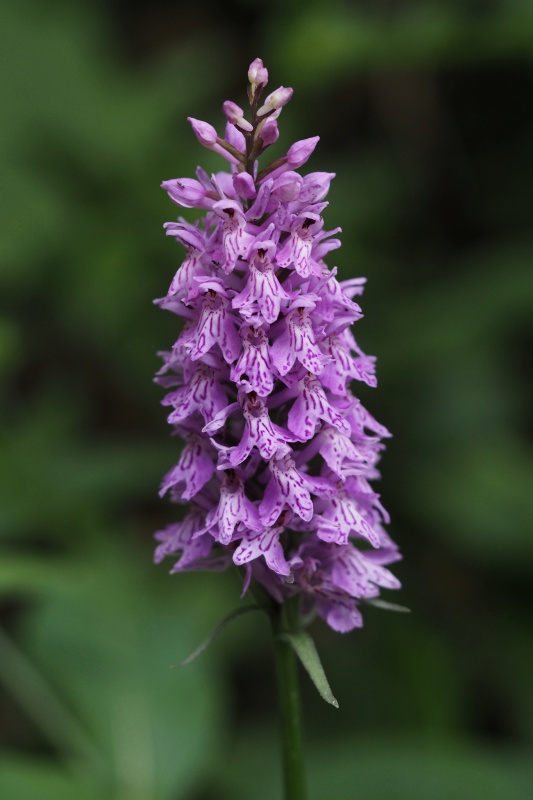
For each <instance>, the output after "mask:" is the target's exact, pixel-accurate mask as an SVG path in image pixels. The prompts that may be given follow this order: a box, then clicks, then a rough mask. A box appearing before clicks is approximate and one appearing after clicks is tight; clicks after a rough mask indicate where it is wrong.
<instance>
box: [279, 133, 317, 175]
mask: <svg viewBox="0 0 533 800" xmlns="http://www.w3.org/2000/svg"><path fill="white" fill-rule="evenodd" d="M319 140H320V136H311V138H310V139H300V141H299V142H295V143H294V144H293V145H292V147H289V150H288V152H287V164H288V165H289V167H291V168H292V169H297V168H298V167H301V166H302V164H305V162H306V161H307V160H308V159H309V158H310V157H311V154H312V153H313V150H314V149H315V147H316V146H317V144H318V142H319Z"/></svg>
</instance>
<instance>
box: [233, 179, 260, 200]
mask: <svg viewBox="0 0 533 800" xmlns="http://www.w3.org/2000/svg"><path fill="white" fill-rule="evenodd" d="M233 186H234V187H235V191H236V192H237V194H239V195H240V196H241V197H246V199H247V200H253V198H254V197H255V196H256V195H257V190H256V188H255V183H254V179H253V178H252V176H251V175H250V173H249V172H238V173H237V174H236V175H234V176H233Z"/></svg>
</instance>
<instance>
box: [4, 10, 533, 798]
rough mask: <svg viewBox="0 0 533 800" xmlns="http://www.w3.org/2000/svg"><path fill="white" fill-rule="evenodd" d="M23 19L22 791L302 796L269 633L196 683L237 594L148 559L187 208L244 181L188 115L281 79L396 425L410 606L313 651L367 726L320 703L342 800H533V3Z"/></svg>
mask: <svg viewBox="0 0 533 800" xmlns="http://www.w3.org/2000/svg"><path fill="white" fill-rule="evenodd" d="M0 15H1V19H0V22H1V24H0V52H1V54H2V55H1V58H2V62H3V69H2V71H1V73H0V100H1V103H0V105H1V107H2V109H3V110H4V114H3V119H4V123H3V125H2V126H1V127H0V164H1V166H2V182H1V185H0V208H1V211H2V223H3V225H2V236H1V237H0V280H1V284H2V293H1V297H2V302H1V309H0V376H1V385H2V389H1V397H0V404H1V408H2V412H3V413H2V432H1V440H2V460H1V479H0V493H1V497H0V542H1V551H2V552H1V560H0V610H1V621H2V628H1V630H2V631H3V632H2V633H1V635H0V719H1V728H0V745H1V748H2V751H1V755H0V796H1V797H2V798H6V800H26V798H27V799H28V800H30V799H31V800H34V798H37V797H38V798H39V800H48V798H50V800H62V798H72V797H76V798H80V800H94V799H95V798H99V800H104V799H105V798H113V800H121V798H124V800H125V799H126V798H128V800H225V798H230V797H231V798H232V799H233V798H235V800H239V798H241V797H242V798H244V797H249V796H250V786H253V794H254V797H256V798H257V800H261V798H263V797H264V798H267V797H268V798H271V797H276V796H278V794H277V793H278V791H279V790H278V787H279V780H278V778H279V775H278V770H279V768H278V758H277V750H276V747H277V746H276V728H275V718H274V715H273V712H272V706H273V695H274V681H273V675H272V672H273V670H272V662H271V656H270V652H269V642H268V631H267V629H266V626H264V625H263V623H261V622H260V621H259V620H258V618H257V617H256V616H255V615H250V617H246V618H245V619H242V620H239V621H236V622H235V623H234V625H233V627H231V628H230V629H228V630H227V631H225V632H224V634H223V636H221V637H220V639H218V640H217V642H216V644H214V645H213V647H212V648H211V649H210V650H209V652H208V653H207V654H206V655H204V656H203V657H202V658H201V659H199V660H198V661H195V662H194V664H193V665H191V666H189V667H187V668H186V669H183V670H179V671H176V670H169V669H168V667H169V666H170V665H171V664H173V663H175V662H177V661H179V660H180V659H182V658H183V657H184V656H186V655H187V654H188V653H189V652H190V650H192V649H193V648H194V646H195V645H196V644H197V643H198V642H199V641H200V639H201V638H202V637H203V636H204V634H205V633H206V632H207V631H208V630H210V629H211V628H212V627H213V626H214V625H215V624H216V623H217V622H218V621H219V619H220V617H222V616H223V615H224V614H225V613H227V612H228V611H230V610H231V609H232V608H233V607H234V606H235V605H236V604H237V602H238V594H239V585H238V582H237V581H235V576H234V575H230V574H228V575H217V576H212V575H207V576H206V575H187V576H181V577H172V578H171V577H169V576H168V575H167V574H166V571H165V568H164V567H163V568H157V569H156V568H155V567H153V566H152V564H151V547H152V544H151V533H152V531H153V530H155V529H156V528H157V527H159V526H160V525H162V524H165V523H166V522H168V521H170V520H171V519H172V509H171V508H169V507H168V506H166V505H165V504H163V503H161V502H159V501H158V499H157V486H158V482H159V478H160V475H161V474H162V473H163V472H164V470H165V469H166V468H168V467H169V466H170V465H171V464H172V463H173V462H174V461H175V459H176V442H175V441H172V440H169V437H168V434H167V430H166V426H165V422H164V414H163V413H162V412H161V410H160V409H159V407H158V400H159V399H160V392H159V391H158V389H157V388H155V387H153V386H152V385H151V382H150V376H151V374H152V373H153V371H154V370H155V369H156V367H157V360H156V357H155V352H156V351H157V350H159V349H162V348H165V347H167V346H168V345H169V343H171V342H172V341H173V336H175V329H174V321H173V320H172V319H171V318H170V315H167V316H168V318H167V317H166V316H165V315H163V314H161V313H160V312H159V311H157V310H156V309H154V308H153V307H152V305H151V298H153V297H157V296H160V295H161V294H162V293H163V292H164V291H165V290H166V287H167V284H168V283H169V281H170V279H171V277H172V275H173V273H174V270H175V267H176V265H177V263H178V262H179V260H180V258H181V255H182V254H181V251H176V250H175V249H174V248H175V244H174V243H173V242H169V241H167V240H165V238H164V236H163V235H162V234H161V225H162V223H163V222H164V221H165V220H166V219H167V218H169V216H172V214H173V211H172V209H171V208H170V207H169V205H168V202H167V200H166V198H165V197H164V196H163V193H162V192H160V191H159V190H158V183H159V182H160V180H162V179H166V178H170V177H177V176H179V175H190V174H192V172H193V169H194V167H195V166H196V164H197V163H198V162H199V161H202V164H204V165H206V166H207V167H208V168H213V167H214V166H215V164H216V161H215V160H214V159H213V157H212V155H211V154H205V153H203V152H200V151H199V147H198V145H197V143H196V140H195V139H194V137H193V136H192V135H191V133H190V130H189V129H188V126H187V124H186V122H185V117H186V116H187V115H188V114H190V115H192V116H196V117H199V118H203V119H209V120H210V121H212V122H213V123H215V124H216V125H218V126H220V125H221V123H222V115H221V112H220V108H219V106H220V103H221V101H222V100H223V99H225V98H226V97H230V98H232V99H234V100H236V101H237V102H242V101H243V100H244V88H245V87H244V81H245V71H246V67H247V65H248V63H249V61H250V60H251V59H252V58H254V57H255V56H257V55H260V56H261V57H262V58H263V59H264V60H265V63H267V65H268V67H269V69H270V73H271V80H272V84H273V85H274V86H275V85H278V84H279V83H283V84H285V85H292V86H294V88H295V96H294V99H293V101H292V103H291V105H290V106H289V107H288V108H287V109H285V110H284V112H283V116H282V125H281V131H282V136H281V139H280V142H279V143H278V145H277V147H278V152H279V153H280V154H281V153H282V152H283V147H287V145H288V144H289V143H290V142H291V140H292V139H294V138H303V137H306V136H311V135H315V134H317V133H318V134H320V135H321V137H322V141H321V146H320V148H319V149H318V150H317V153H316V155H314V157H313V160H312V163H311V164H310V169H324V170H331V171H335V172H337V174H338V175H337V179H336V181H335V182H334V184H333V187H332V190H331V193H330V198H329V199H330V202H331V208H330V209H329V210H328V211H327V212H326V214H327V217H326V219H327V223H328V224H329V225H330V227H334V226H335V225H337V224H340V225H342V226H343V248H342V250H341V251H339V254H338V266H339V270H340V271H341V274H342V275H343V276H344V277H349V276H352V275H361V274H362V275H366V276H367V277H368V279H369V282H368V289H367V292H366V296H365V298H364V310H365V312H366V319H365V320H364V321H362V322H361V323H359V326H358V330H357V334H358V335H359V340H360V342H361V344H362V346H363V347H364V348H366V349H367V350H368V351H369V352H373V353H376V354H377V355H378V357H379V377H380V386H379V389H378V390H377V391H376V392H371V391H370V390H368V391H367V390H366V387H363V388H364V389H365V391H363V390H362V389H360V387H358V389H359V394H360V395H361V396H362V399H363V402H365V403H366V404H368V405H369V406H370V408H371V410H372V411H373V412H375V413H376V415H377V416H378V418H379V419H381V420H383V422H385V423H386V424H387V425H388V426H389V427H390V428H391V429H392V430H393V431H394V433H395V438H394V439H393V440H392V442H391V444H390V447H389V450H388V452H387V454H386V456H385V458H384V463H383V481H382V491H383V496H384V500H385V504H386V505H388V507H389V508H390V510H391V512H392V516H393V526H392V532H393V536H394V538H395V539H396V540H397V541H398V542H399V543H400V544H401V545H402V548H403V551H404V555H405V561H404V562H403V563H402V564H401V565H400V566H399V567H398V570H397V571H398V572H399V574H400V575H401V578H402V580H403V582H404V585H405V589H404V590H403V592H402V593H401V596H400V597H399V598H398V600H399V602H401V603H404V604H406V605H408V606H410V607H411V609H412V610H413V613H412V614H411V615H410V616H409V617H406V616H401V615H392V614H386V613H384V612H380V611H378V610H377V609H369V610H368V611H367V612H366V620H365V621H366V626H365V628H364V629H363V630H362V631H361V632H356V633H354V634H352V635H350V636H348V637H339V636H335V635H333V634H332V633H331V632H330V631H328V630H326V629H325V628H324V627H321V626H317V627H316V629H315V634H316V637H317V642H318V647H319V650H320V652H321V656H322V659H323V661H324V664H325V666H326V669H327V673H328V677H329V679H330V682H331V684H332V688H333V691H334V693H335V695H336V696H337V697H338V699H339V701H340V711H338V712H336V711H334V710H333V709H331V708H330V707H328V706H326V705H325V704H323V703H321V701H320V700H319V699H317V698H316V697H315V694H314V690H313V687H312V686H310V685H309V684H308V683H306V682H305V681H304V684H303V690H304V701H305V709H306V722H307V740H308V747H309V764H310V769H311V779H312V780H311V783H312V797H313V798H317V799H318V798H323V797H329V796H331V797H333V796H334V797H336V798H339V800H344V799H345V798H346V800H348V799H349V798H352V797H364V798H365V800H384V798H387V800H404V798H405V800H407V799H409V800H417V798H420V800H425V799H426V798H432V800H440V798H443V800H444V799H445V798H446V799H447V798H454V800H461V799H462V798H465V800H466V798H468V799H469V800H474V799H475V798H477V797H479V798H483V800H500V799H501V800H503V798H505V799H506V800H507V799H508V798H513V800H514V799H515V798H516V800H520V799H521V798H525V797H528V796H530V787H531V781H532V779H533V775H532V774H531V766H530V763H528V759H527V753H528V752H530V750H531V745H532V743H533V687H532V683H531V678H530V676H531V670H532V667H533V643H532V640H531V636H530V614H529V607H530V603H531V598H530V593H529V583H530V574H531V567H532V564H533V536H532V530H531V528H532V525H531V521H532V519H533V499H532V498H533V493H532V491H531V486H532V484H533V451H532V447H531V438H532V429H531V417H530V408H531V401H532V398H531V380H530V379H531V345H532V343H533V337H532V328H531V324H530V315H531V307H532V302H533V268H532V263H533V236H532V234H531V226H530V220H531V216H532V214H533V195H532V193H531V189H530V186H531V180H532V178H533V107H532V105H531V90H532V86H533V75H532V71H531V50H532V48H533V7H532V6H531V3H530V2H528V1H527V0H468V1H467V0H446V1H445V0H440V2H436V1H433V0H426V1H425V2H410V1H409V0H403V2H396V3H392V2H388V0H381V1H380V2H372V3H370V2H363V0H359V2H355V3H350V2H348V0H331V2H329V3H328V4H327V5H324V4H323V3H321V2H318V0H311V1H310V2H307V3H305V4H303V3H302V4H293V5H290V7H288V6H287V5H286V4H285V3H282V2H281V0H277V2H272V3H270V4H269V5H268V6H267V5H265V4H263V3H261V4H260V3H256V2H253V0H241V2H238V0H229V2H228V3H225V4H223V6H222V5H219V4H217V3H215V2H214V0H213V1H212V2H205V3H203V4H202V5H201V6H199V5H198V4H197V5H196V6H195V5H194V4H188V5H187V6H185V5H180V4H175V3H174V4H172V3H170V2H164V1H163V0H156V2H154V3H150V4H148V3H146V2H143V1H142V0H137V2H134V3H131V4H126V3H123V2H121V0H113V2H111V3H103V1H101V2H99V3H98V2H94V3H92V4H89V3H88V2H85V1H84V0H77V2H75V3H67V2H66V0H51V2H49V3H46V4H42V3H39V2H38V0H17V1H15V0H5V2H4V4H3V7H2V10H1V12H0ZM330 264H331V265H333V262H332V261H331V259H330ZM394 599H395V600H396V599H397V598H396V597H395V598H394ZM528 604H529V605H528ZM303 677H305V676H303Z"/></svg>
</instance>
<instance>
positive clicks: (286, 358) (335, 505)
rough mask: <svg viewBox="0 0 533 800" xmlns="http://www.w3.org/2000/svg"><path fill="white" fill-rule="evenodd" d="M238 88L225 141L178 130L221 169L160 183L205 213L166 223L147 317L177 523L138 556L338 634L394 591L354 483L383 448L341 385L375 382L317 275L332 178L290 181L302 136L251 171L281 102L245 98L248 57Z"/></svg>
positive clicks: (227, 106) (255, 91) (349, 293)
mask: <svg viewBox="0 0 533 800" xmlns="http://www.w3.org/2000/svg"><path fill="white" fill-rule="evenodd" d="M248 80H249V86H248V100H249V105H250V110H249V114H248V115H246V114H245V112H244V110H243V109H242V108H241V107H240V106H238V105H237V104H236V103H234V102H233V101H230V100H227V101H226V102H225V103H224V104H223V112H224V116H225V117H226V120H227V122H226V128H225V133H224V137H221V136H219V135H218V133H217V131H216V129H215V128H214V127H213V126H212V125H210V124H209V123H207V122H203V121H201V120H197V119H193V118H189V122H190V123H191V125H192V128H193V131H194V133H195V134H196V136H197V138H198V141H199V142H200V143H201V144H202V145H203V146H204V147H207V148H208V149H210V150H214V151H215V152H217V153H219V154H220V155H221V156H223V157H224V158H225V160H226V161H227V162H228V163H229V168H228V169H227V170H226V171H221V172H217V173H215V174H212V175H210V176H209V175H207V173H206V172H205V171H204V170H203V169H201V168H198V170H197V172H196V178H177V179H173V180H168V181H164V182H163V184H162V186H163V188H164V189H165V190H166V191H167V192H168V195H169V197H170V199H171V200H172V201H173V202H174V203H175V204H177V205H179V206H181V207H184V208H197V209H203V210H204V212H205V213H204V214H203V216H202V218H201V219H200V220H199V221H197V222H196V223H195V224H190V223H189V222H187V221H186V220H185V219H183V218H181V217H180V218H178V219H177V221H173V222H168V223H166V225H165V228H166V233H167V235H169V236H172V237H174V238H175V240H176V241H177V242H178V243H179V244H180V245H182V246H183V247H184V248H185V259H184V261H183V263H182V264H181V266H180V268H179V269H178V271H177V272H176V274H175V276H174V278H173V279H172V282H171V284H170V287H169V289H168V292H167V294H166V296H165V297H163V298H160V299H159V300H157V301H156V302H157V303H158V304H159V305H160V306H161V307H162V308H164V309H167V310H169V311H171V312H173V313H174V314H176V315H177V316H179V317H181V318H182V319H183V326H182V328H181V331H180V333H179V335H178V337H177V339H176V341H175V343H174V345H173V347H172V348H171V349H170V350H169V351H165V352H163V353H161V356H162V359H163V366H162V368H161V370H160V371H159V373H158V375H157V377H156V381H157V382H158V383H160V384H161V385H162V386H164V387H165V388H166V389H168V390H169V391H168V393H167V395H166V397H165V398H164V400H163V404H164V405H165V406H168V407H169V408H170V414H169V417H168V422H169V423H170V425H171V426H172V427H173V429H174V430H175V432H176V433H178V434H179V435H180V436H181V438H182V439H183V440H184V444H183V448H182V451H181V455H180V458H179V460H178V462H177V464H175V465H174V466H173V467H172V469H170V471H169V472H168V473H167V475H166V476H165V477H164V479H163V482H162V486H161V494H165V493H167V492H168V493H169V494H170V497H171V499H172V500H173V501H174V502H176V503H179V504H186V505H187V506H188V510H187V512H186V514H185V516H184V517H183V518H182V519H181V520H180V521H178V522H175V523H172V524H171V525H169V526H168V527H167V528H165V529H164V530H162V531H158V533H157V534H156V538H157V540H158V542H159V544H158V546H157V549H156V556H155V558H156V561H157V562H159V561H161V560H162V559H163V558H165V557H166V556H174V562H175V563H174V565H173V567H172V572H180V571H184V570H191V569H224V568H226V567H227V566H228V565H229V564H231V563H233V564H236V565H237V566H238V567H241V568H242V569H243V577H244V589H243V591H244V592H245V591H246V590H247V589H248V587H249V585H250V581H252V580H253V581H255V582H257V583H259V584H260V585H261V586H262V587H263V588H264V589H265V590H266V591H267V592H268V593H269V594H270V595H271V596H272V598H274V600H275V601H277V602H279V603H282V602H283V601H284V600H285V599H287V598H289V597H292V596H294V595H299V596H301V599H302V607H303V610H304V612H309V613H311V612H314V611H317V612H318V614H319V615H320V616H321V617H323V618H324V619H325V620H326V621H327V623H328V624H329V625H330V626H331V627H332V628H334V629H335V630H337V631H343V632H344V631H348V630H351V629H352V628H354V627H358V626H360V625H361V624H362V617H361V612H360V605H361V603H362V602H369V601H372V600H373V599H375V598H376V597H377V596H378V595H379V593H380V588H382V587H383V588H389V589H396V588H398V587H399V582H398V580H397V579H396V578H395V577H394V576H393V575H392V573H391V572H390V571H389V569H388V568H387V565H388V564H390V563H392V562H394V561H396V560H397V559H398V558H399V557H400V556H399V553H398V549H397V547H396V545H395V544H394V543H393V541H392V540H391V539H390V537H389V535H388V534H387V533H386V531H385V528H384V524H386V523H387V522H388V515H387V512H386V511H385V509H384V508H383V506H382V505H381V502H380V499H379V495H378V494H377V493H376V492H375V490H374V488H373V487H372V486H371V481H373V480H374V479H376V478H378V477H379V473H378V471H377V466H376V465H377V462H378V460H379V457H380V453H381V450H382V449H383V444H382V442H381V440H382V438H384V437H387V436H389V435H390V434H389V433H388V431H387V430H386V428H384V427H383V426H382V425H380V424H379V423H378V422H377V421H376V420H375V419H374V418H373V417H372V416H371V415H370V413H369V412H368V411H367V410H366V409H365V408H364V407H363V406H362V404H361V402H360V401H359V400H358V399H357V397H356V396H355V395H354V394H353V392H352V382H353V381H360V382H363V383H365V384H367V385H368V386H375V385H376V376H375V359H374V358H373V357H371V356H368V355H366V354H365V353H364V352H363V351H362V350H361V348H360V347H359V346H358V344H357V342H356V340H355V339H354V337H353V335H352V333H351V330H350V327H351V325H352V324H353V323H355V322H356V321H357V320H359V319H360V318H361V317H362V312H361V308H360V306H359V304H358V303H357V302H356V301H355V300H354V298H355V297H358V296H359V295H361V294H362V292H363V287H364V283H365V279H363V278H352V279H350V280H345V281H338V280H337V277H336V273H337V270H336V267H333V268H332V269H330V268H329V267H328V266H327V265H326V263H325V260H324V259H325V257H326V256H327V255H328V253H330V252H331V251H333V250H335V249H337V248H338V247H340V241H339V239H338V238H336V234H337V233H338V232H339V231H340V228H335V229H334V230H330V231H325V230H324V220H323V218H322V212H323V210H324V208H325V207H326V206H327V202H325V200H324V198H325V197H326V195H327V193H328V190H329V186H330V182H331V180H332V178H333V177H334V174H332V173H327V172H311V173H308V174H306V175H304V176H302V175H301V174H300V173H299V172H297V171H296V170H298V168H299V167H301V166H302V165H303V164H305V163H306V161H307V160H308V159H309V158H310V156H311V155H312V153H313V150H314V149H315V147H316V145H317V143H318V137H317V136H315V137H312V138H309V139H303V140H301V141H297V142H295V143H294V144H293V145H292V146H291V147H289V149H288V150H287V152H286V154H285V155H284V156H282V157H281V158H278V159H277V160H275V161H272V162H271V163H269V164H267V165H266V166H264V167H263V168H262V169H260V168H259V159H260V157H261V156H263V154H264V153H265V151H266V150H267V148H268V147H269V146H270V145H272V144H273V143H274V142H275V141H276V140H277V139H278V135H279V133H278V124H277V120H278V118H279V115H280V113H281V110H282V108H283V106H285V105H286V104H287V103H288V102H289V100H290V99H291V96H292V89H290V88H286V87H283V86H281V87H279V88H278V89H276V90H275V91H273V92H271V93H270V94H269V95H267V96H266V97H265V98H264V99H263V100H261V98H262V94H263V90H264V88H265V86H266V84H267V82H268V72H267V70H266V68H265V67H264V65H263V62H262V61H261V59H255V60H254V61H253V62H252V64H251V65H250V68H249V71H248ZM176 556H177V560H176Z"/></svg>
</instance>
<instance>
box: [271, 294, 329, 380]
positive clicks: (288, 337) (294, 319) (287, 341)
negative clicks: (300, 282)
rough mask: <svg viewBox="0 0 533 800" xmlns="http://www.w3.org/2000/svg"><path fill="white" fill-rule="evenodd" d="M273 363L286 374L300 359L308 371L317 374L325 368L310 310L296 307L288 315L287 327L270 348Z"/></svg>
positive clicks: (281, 373) (279, 370)
mask: <svg viewBox="0 0 533 800" xmlns="http://www.w3.org/2000/svg"><path fill="white" fill-rule="evenodd" d="M270 357H271V359H272V363H273V364H274V366H275V367H276V369H277V370H278V372H279V374H280V375H286V374H287V373H288V372H289V370H290V369H292V367H293V366H294V363H295V361H296V360H298V361H299V362H300V363H301V364H302V365H303V366H304V367H305V368H306V370H308V372H313V373H315V374H316V375H318V374H319V373H321V372H322V370H323V369H324V360H325V359H324V358H323V355H322V352H321V351H320V348H319V347H318V345H317V343H316V341H315V331H314V330H313V325H312V321H311V317H310V315H309V312H308V310H307V309H306V308H304V307H299V308H296V309H295V310H294V311H291V312H290V313H289V314H288V315H287V317H286V328H285V330H284V332H283V333H282V334H281V335H280V336H279V338H277V339H276V341H275V342H274V343H273V345H272V347H271V348H270Z"/></svg>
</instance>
